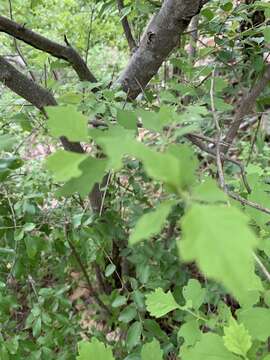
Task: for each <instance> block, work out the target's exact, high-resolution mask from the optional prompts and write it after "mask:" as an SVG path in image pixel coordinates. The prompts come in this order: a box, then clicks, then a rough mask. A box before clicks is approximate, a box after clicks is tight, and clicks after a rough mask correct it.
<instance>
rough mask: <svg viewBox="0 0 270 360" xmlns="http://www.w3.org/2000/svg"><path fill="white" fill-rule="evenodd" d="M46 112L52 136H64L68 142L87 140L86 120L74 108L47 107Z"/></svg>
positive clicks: (71, 106) (69, 106)
mask: <svg viewBox="0 0 270 360" xmlns="http://www.w3.org/2000/svg"><path fill="white" fill-rule="evenodd" d="M46 111H47V114H48V116H49V120H48V127H49V131H50V134H51V135H52V136H55V137H61V136H66V137H67V138H68V139H69V140H70V141H87V140H88V129H87V118H86V117H85V116H83V115H82V114H81V113H80V112H79V111H77V109H76V107H75V106H73V105H68V106H49V107H47V108H46Z"/></svg>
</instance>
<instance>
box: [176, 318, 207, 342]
mask: <svg viewBox="0 0 270 360" xmlns="http://www.w3.org/2000/svg"><path fill="white" fill-rule="evenodd" d="M177 337H178V338H179V337H183V338H184V340H185V345H187V346H193V345H195V344H196V342H197V341H199V340H200V339H201V337H202V333H201V331H200V328H199V323H198V321H197V320H191V321H188V322H186V323H185V324H183V325H182V326H181V328H180V330H179V331H178V334H177Z"/></svg>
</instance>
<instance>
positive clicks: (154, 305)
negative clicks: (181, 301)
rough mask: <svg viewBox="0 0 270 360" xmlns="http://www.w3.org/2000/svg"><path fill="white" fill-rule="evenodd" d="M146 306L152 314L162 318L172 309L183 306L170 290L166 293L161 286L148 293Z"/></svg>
mask: <svg viewBox="0 0 270 360" xmlns="http://www.w3.org/2000/svg"><path fill="white" fill-rule="evenodd" d="M146 308H147V310H148V311H149V313H150V315H151V316H154V317H156V318H160V317H162V316H164V315H166V314H168V313H169V312H170V311H173V310H175V309H180V308H181V307H180V306H179V305H178V304H177V302H176V301H175V300H174V297H173V295H172V293H171V292H170V291H168V292H167V293H165V292H164V291H163V290H162V289H161V288H158V289H156V290H155V291H153V292H151V293H150V294H148V295H146Z"/></svg>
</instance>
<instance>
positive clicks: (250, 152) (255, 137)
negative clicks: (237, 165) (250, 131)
mask: <svg viewBox="0 0 270 360" xmlns="http://www.w3.org/2000/svg"><path fill="white" fill-rule="evenodd" d="M261 122H262V115H260V117H259V119H258V124H257V127H256V130H255V134H254V137H253V139H252V143H251V147H250V150H249V155H248V159H247V164H246V166H248V164H249V163H250V160H251V157H252V153H253V150H254V147H255V142H256V140H257V136H258V132H259V129H260V126H261Z"/></svg>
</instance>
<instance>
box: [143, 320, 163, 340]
mask: <svg viewBox="0 0 270 360" xmlns="http://www.w3.org/2000/svg"><path fill="white" fill-rule="evenodd" d="M143 327H144V329H145V330H147V331H149V332H150V334H151V335H153V336H155V337H156V338H158V339H160V340H163V341H167V340H168V336H167V334H166V332H165V331H163V330H162V329H161V327H160V326H159V324H158V323H157V321H155V320H153V319H144V321H143Z"/></svg>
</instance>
